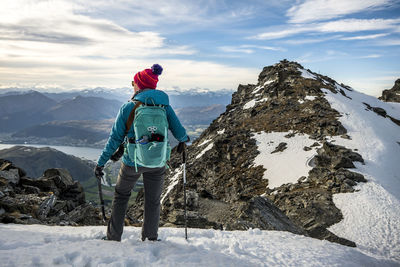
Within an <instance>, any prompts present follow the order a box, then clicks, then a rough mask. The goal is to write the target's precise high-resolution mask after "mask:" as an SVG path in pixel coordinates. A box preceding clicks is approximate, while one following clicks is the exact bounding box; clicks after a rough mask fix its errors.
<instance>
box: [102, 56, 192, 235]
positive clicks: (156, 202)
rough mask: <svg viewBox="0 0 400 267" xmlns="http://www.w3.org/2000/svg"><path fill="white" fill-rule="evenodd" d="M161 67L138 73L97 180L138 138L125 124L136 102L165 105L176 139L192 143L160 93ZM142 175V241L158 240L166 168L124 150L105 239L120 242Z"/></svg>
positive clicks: (164, 96)
mask: <svg viewBox="0 0 400 267" xmlns="http://www.w3.org/2000/svg"><path fill="white" fill-rule="evenodd" d="M162 70H163V69H162V67H161V66H160V65H158V64H154V65H153V66H152V67H151V69H145V70H143V71H140V72H138V73H136V74H135V76H134V78H133V81H132V86H133V87H134V91H135V93H134V95H133V97H132V101H130V102H128V103H126V104H124V105H122V107H121V108H120V110H119V113H118V115H117V118H116V119H115V123H114V125H113V127H112V130H111V133H110V137H109V138H108V141H107V144H106V146H105V148H104V150H103V152H102V154H101V156H100V158H99V160H98V162H97V166H96V168H95V175H96V177H102V176H103V175H104V174H103V168H104V165H105V164H106V163H107V161H108V160H109V159H110V157H111V156H112V154H113V153H114V151H116V150H117V148H118V147H119V146H120V144H122V143H123V142H124V140H125V139H127V140H136V139H138V138H139V137H136V136H135V133H134V131H133V127H130V129H129V131H128V132H127V134H125V131H126V129H127V127H126V122H127V121H128V117H129V114H130V113H131V111H132V109H133V108H134V107H135V102H136V101H140V102H142V103H144V102H145V101H146V99H150V98H151V99H152V101H154V104H156V105H162V106H163V107H164V108H165V110H166V114H167V119H168V125H169V129H170V130H171V132H172V134H173V135H174V137H175V138H176V139H177V140H178V141H179V142H181V144H182V145H183V142H187V141H189V137H188V136H187V134H186V130H185V128H183V126H182V124H181V123H180V121H179V119H178V117H177V116H176V114H175V112H174V111H173V109H172V108H171V106H170V105H169V98H168V95H167V94H166V93H165V92H163V91H160V90H157V89H156V87H157V82H158V76H159V75H161V73H162ZM140 175H143V183H144V192H145V207H144V222H143V227H142V241H144V240H146V238H147V239H148V240H151V241H156V240H158V223H159V220H160V196H161V192H162V186H163V182H164V177H165V166H163V167H160V168H147V167H143V166H140V165H138V164H137V163H136V162H135V159H131V158H130V157H129V155H128V153H127V152H126V151H125V153H124V155H123V158H122V164H121V169H120V171H119V174H118V180H117V183H116V186H115V194H114V199H113V204H112V213H111V218H110V220H109V222H108V227H107V237H106V238H104V239H106V240H115V241H121V235H122V232H123V227H124V218H125V213H126V209H127V207H128V201H129V197H130V195H131V191H132V189H133V187H134V186H135V184H136V182H137V180H138V179H139V177H140Z"/></svg>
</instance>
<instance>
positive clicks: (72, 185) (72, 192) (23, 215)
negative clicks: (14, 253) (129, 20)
mask: <svg viewBox="0 0 400 267" xmlns="http://www.w3.org/2000/svg"><path fill="white" fill-rule="evenodd" d="M0 222H2V223H21V224H49V225H101V224H102V220H101V217H100V216H99V209H97V208H95V207H94V206H92V205H90V204H88V203H86V201H85V193H84V191H83V187H82V186H81V184H80V183H79V182H78V181H74V180H73V179H72V177H71V175H70V174H69V172H68V171H67V170H65V169H48V170H46V171H45V172H44V174H43V176H42V177H40V178H38V179H31V178H29V177H27V176H26V172H25V171H24V170H22V169H21V168H18V167H16V166H15V165H14V164H12V162H10V161H8V160H3V159H0Z"/></svg>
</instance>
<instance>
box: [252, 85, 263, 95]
mask: <svg viewBox="0 0 400 267" xmlns="http://www.w3.org/2000/svg"><path fill="white" fill-rule="evenodd" d="M261 89H263V87H262V86H257V87H256V88H254V91H253V94H256V93H257V92H258V91H260V90H261Z"/></svg>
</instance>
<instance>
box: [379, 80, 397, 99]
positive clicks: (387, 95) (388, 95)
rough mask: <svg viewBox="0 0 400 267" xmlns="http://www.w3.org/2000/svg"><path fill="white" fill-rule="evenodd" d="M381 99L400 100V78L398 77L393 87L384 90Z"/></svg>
mask: <svg viewBox="0 0 400 267" xmlns="http://www.w3.org/2000/svg"><path fill="white" fill-rule="evenodd" d="M379 99H380V100H383V101H385V102H400V79H397V80H396V82H395V83H394V85H393V87H392V89H388V90H383V92H382V96H381V97H379Z"/></svg>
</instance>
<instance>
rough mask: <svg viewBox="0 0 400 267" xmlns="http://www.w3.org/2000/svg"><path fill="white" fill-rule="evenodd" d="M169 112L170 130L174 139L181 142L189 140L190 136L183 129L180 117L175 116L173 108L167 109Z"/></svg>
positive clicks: (168, 107)
mask: <svg viewBox="0 0 400 267" xmlns="http://www.w3.org/2000/svg"><path fill="white" fill-rule="evenodd" d="M166 111H167V119H168V124H169V129H170V130H171V132H172V134H173V135H174V137H175V138H176V139H177V140H178V141H179V142H185V141H187V140H188V136H187V134H186V130H185V128H183V126H182V124H181V122H180V121H179V119H178V117H177V116H176V114H175V111H174V110H173V109H172V107H171V106H169V105H168V106H167V107H166Z"/></svg>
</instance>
